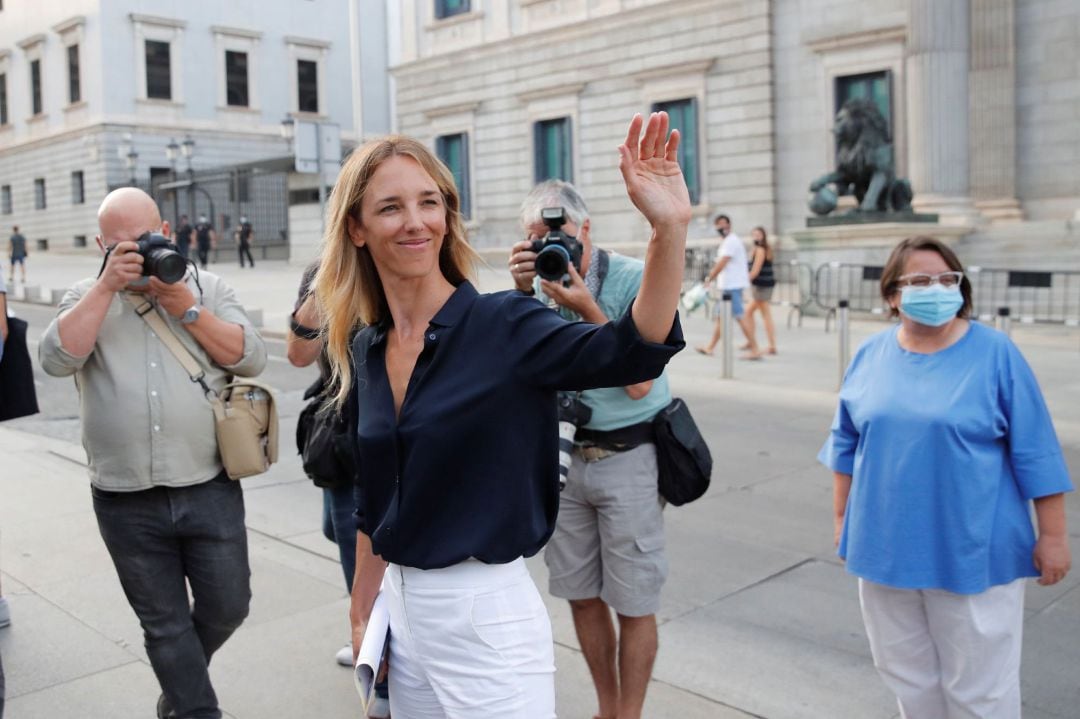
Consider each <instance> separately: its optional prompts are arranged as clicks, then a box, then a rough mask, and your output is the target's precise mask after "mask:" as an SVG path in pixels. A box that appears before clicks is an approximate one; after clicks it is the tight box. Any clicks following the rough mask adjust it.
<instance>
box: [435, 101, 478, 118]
mask: <svg viewBox="0 0 1080 719" xmlns="http://www.w3.org/2000/svg"><path fill="white" fill-rule="evenodd" d="M478 107H480V103H479V102H460V103H458V104H456V105H444V106H442V107H434V108H431V109H428V110H424V111H423V113H424V117H426V118H427V119H429V120H433V119H435V118H436V117H446V116H447V115H463V114H466V113H470V112H476V109H477V108H478Z"/></svg>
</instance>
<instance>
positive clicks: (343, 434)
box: [296, 381, 356, 489]
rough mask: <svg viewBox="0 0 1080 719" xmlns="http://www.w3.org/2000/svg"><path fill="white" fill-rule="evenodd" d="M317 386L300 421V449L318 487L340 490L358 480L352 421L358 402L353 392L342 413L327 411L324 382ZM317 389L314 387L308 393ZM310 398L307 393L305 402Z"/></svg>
mask: <svg viewBox="0 0 1080 719" xmlns="http://www.w3.org/2000/svg"><path fill="white" fill-rule="evenodd" d="M317 384H318V385H319V389H318V390H317V391H316V393H315V394H314V397H313V398H312V399H311V402H309V403H308V405H307V406H306V407H304V409H303V410H301V411H300V415H299V417H297V420H296V449H297V451H298V452H299V453H300V456H301V458H302V460H303V466H304V474H306V475H307V476H308V478H310V479H311V481H312V482H314V483H315V486H317V487H325V488H327V489H336V488H338V487H342V486H344V485H347V484H352V483H353V482H354V481H355V479H356V450H355V442H354V438H353V424H352V423H351V422H350V421H349V417H350V416H351V415H350V410H351V409H352V408H353V407H355V402H354V401H353V399H352V395H353V393H352V392H350V393H349V400H348V401H346V403H345V405H344V406H343V407H342V408H341V409H340V410H336V409H334V408H332V407H326V406H324V405H325V403H326V401H327V396H326V394H325V393H324V392H323V391H322V387H321V381H320V382H318V383H317ZM314 389H315V387H314V386H313V387H312V388H310V389H309V390H308V392H311V391H312V390H314ZM310 396H311V395H310V394H307V393H305V395H304V398H305V399H307V398H309V397H310Z"/></svg>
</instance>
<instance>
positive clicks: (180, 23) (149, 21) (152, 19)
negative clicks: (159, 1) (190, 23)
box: [128, 12, 187, 30]
mask: <svg viewBox="0 0 1080 719" xmlns="http://www.w3.org/2000/svg"><path fill="white" fill-rule="evenodd" d="M128 17H129V18H131V22H134V23H140V24H143V25H160V26H162V27H175V28H179V29H181V30H182V29H184V28H186V27H187V21H186V20H176V19H174V18H171V17H161V16H160V15H141V14H139V13H136V12H133V13H131V14H130V15H128Z"/></svg>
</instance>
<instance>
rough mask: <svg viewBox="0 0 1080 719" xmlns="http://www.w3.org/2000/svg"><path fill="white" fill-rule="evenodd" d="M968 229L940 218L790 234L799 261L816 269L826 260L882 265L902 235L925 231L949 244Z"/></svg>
mask: <svg viewBox="0 0 1080 719" xmlns="http://www.w3.org/2000/svg"><path fill="white" fill-rule="evenodd" d="M815 219H816V218H815ZM972 229H973V228H972V227H970V226H963V225H946V224H941V223H940V222H877V223H858V224H839V225H836V224H834V225H818V226H813V227H807V228H806V229H805V230H795V231H794V232H792V233H791V238H792V239H793V240H794V241H795V245H796V247H797V248H798V252H799V262H805V263H807V264H808V265H810V267H811V268H812V269H814V270H816V269H817V268H818V267H819V266H820V265H823V264H826V263H828V262H844V263H852V264H859V265H884V264H885V260H887V259H888V257H889V253H890V252H892V249H893V248H894V247H896V245H897V244H898V243H899V242H900V241H901V240H903V239H904V238H906V237H913V236H915V235H926V236H928V237H933V238H935V239H938V240H941V241H942V242H944V243H945V244H946V245H949V246H950V247H952V246H954V245H955V244H956V243H957V242H958V241H959V240H960V238H962V237H964V236H966V235H968V234H970V233H971V231H972Z"/></svg>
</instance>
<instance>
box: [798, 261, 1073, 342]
mask: <svg viewBox="0 0 1080 719" xmlns="http://www.w3.org/2000/svg"><path fill="white" fill-rule="evenodd" d="M883 270H884V267H882V266H881V265H860V264H854V263H846V262H829V263H827V264H824V265H821V266H820V267H818V268H817V271H816V272H815V273H814V284H813V298H814V302H815V303H816V304H817V305H818V307H820V308H821V309H822V310H824V311H825V313H826V314H825V330H826V331H828V330H829V323H830V320H832V319H834V318H835V316H836V310H837V307H838V306H839V303H840V300H847V301H848V307H849V309H850V310H851V311H852V312H868V313H871V314H875V315H888V307H887V306H886V304H885V302H884V301H883V300H882V299H881V273H882V271H883ZM964 274H965V275H966V276H967V278H968V280H969V281H970V282H971V294H972V301H973V304H974V308H973V312H972V315H973V316H974V317H975V318H976V319H978V320H980V321H982V322H987V323H993V322H995V321H998V320H997V318H998V317H999V316H1001V314H1002V312H1001V310H1002V309H1007V310H1008V311H1007V312H1006V315H1007V316H1009V317H1011V319H1012V320H1014V321H1016V322H1020V323H1022V324H1032V323H1052V324H1063V325H1066V326H1068V327H1078V326H1080V272H1078V271H1034V270H1003V269H992V268H985V267H978V266H971V267H967V268H965V270H964Z"/></svg>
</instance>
